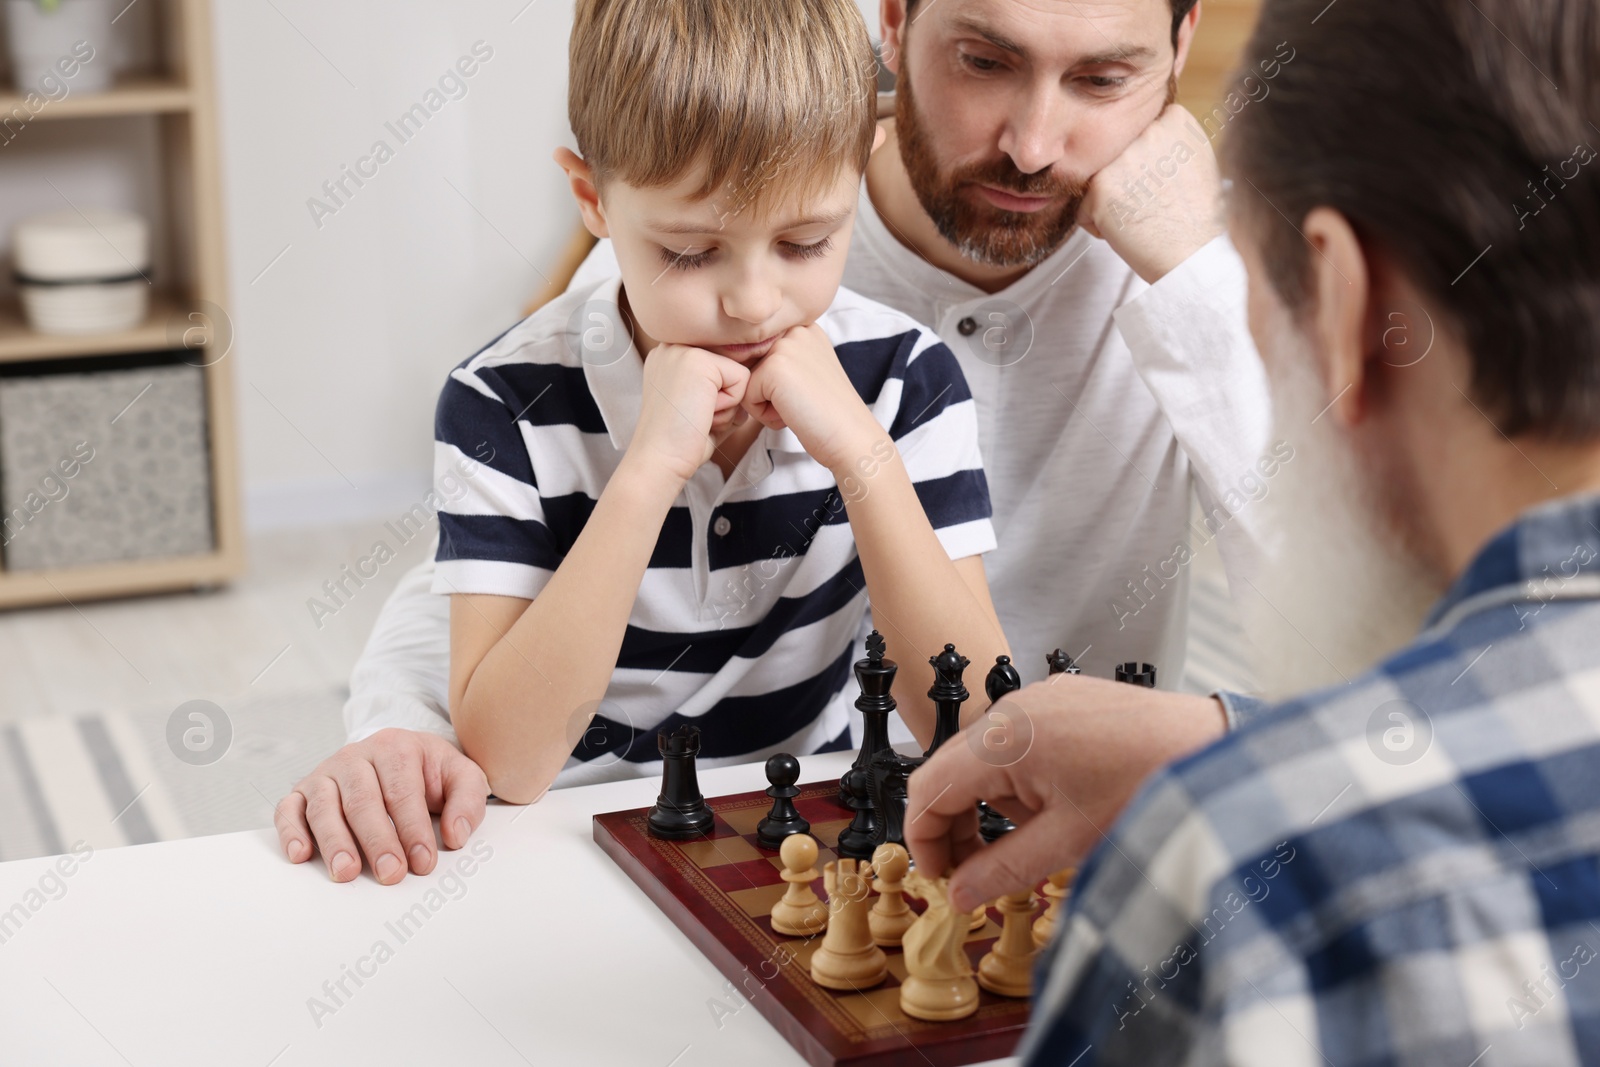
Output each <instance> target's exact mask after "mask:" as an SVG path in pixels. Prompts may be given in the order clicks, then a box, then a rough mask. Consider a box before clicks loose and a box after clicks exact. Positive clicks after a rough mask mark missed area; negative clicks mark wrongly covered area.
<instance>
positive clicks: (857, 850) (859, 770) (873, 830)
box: [834, 767, 878, 860]
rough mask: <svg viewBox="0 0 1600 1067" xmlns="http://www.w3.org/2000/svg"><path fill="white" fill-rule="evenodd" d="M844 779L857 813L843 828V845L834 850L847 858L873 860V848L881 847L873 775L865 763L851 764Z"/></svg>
mask: <svg viewBox="0 0 1600 1067" xmlns="http://www.w3.org/2000/svg"><path fill="white" fill-rule="evenodd" d="M844 781H845V788H846V789H847V790H848V791H849V793H850V803H849V807H850V810H852V811H854V812H855V817H854V818H852V819H851V820H850V825H849V826H847V827H845V828H844V829H843V830H841V831H840V832H839V847H838V848H837V849H835V850H834V851H836V852H837V853H839V855H840V856H842V857H844V858H845V859H847V860H870V859H871V858H872V850H873V849H875V848H877V847H878V809H877V807H876V806H875V805H874V804H873V802H872V794H871V792H870V789H871V783H872V776H871V775H869V774H868V773H867V771H866V768H864V767H851V768H850V769H849V770H848V771H845V772H844Z"/></svg>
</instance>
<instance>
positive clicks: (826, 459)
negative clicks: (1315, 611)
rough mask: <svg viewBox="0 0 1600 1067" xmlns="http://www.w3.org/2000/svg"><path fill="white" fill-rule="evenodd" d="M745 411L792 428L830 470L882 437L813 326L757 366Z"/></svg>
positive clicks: (782, 342) (788, 337)
mask: <svg viewBox="0 0 1600 1067" xmlns="http://www.w3.org/2000/svg"><path fill="white" fill-rule="evenodd" d="M744 407H745V409H746V410H747V411H749V412H750V414H751V415H752V416H754V417H755V418H756V419H759V420H760V421H761V423H762V424H763V425H765V426H768V427H770V428H772V429H774V430H781V429H784V428H785V427H787V428H789V429H791V430H793V431H794V435H795V436H796V437H798V438H799V439H800V443H801V444H802V445H803V446H805V450H806V451H807V452H808V453H810V455H811V458H812V459H815V460H816V461H817V462H818V463H821V464H822V465H823V466H825V467H827V468H828V469H830V470H833V469H835V468H837V467H840V466H842V465H847V464H851V463H854V462H855V461H856V460H857V459H858V458H859V457H860V456H862V455H865V454H866V453H867V452H869V451H870V450H871V447H872V444H873V442H875V441H876V440H877V439H879V438H881V437H882V436H883V433H884V431H883V427H881V426H879V425H878V421H877V419H875V418H874V417H873V415H872V412H871V410H870V409H868V407H867V405H866V404H865V402H863V401H862V399H861V394H859V393H857V392H856V387H855V386H854V385H853V384H851V382H850V376H849V375H847V374H846V373H845V371H844V367H843V366H841V365H840V363H839V355H838V353H836V352H835V351H834V350H833V342H832V341H830V340H828V335H827V334H826V333H824V332H823V330H822V328H821V327H820V326H817V325H816V324H815V323H812V324H809V325H805V326H796V327H794V328H792V329H791V330H789V331H788V332H787V333H785V334H784V335H783V336H782V337H780V338H778V340H777V343H776V344H774V345H773V346H772V350H771V351H770V352H768V353H767V355H766V356H765V357H764V358H763V359H762V360H761V361H760V362H759V363H757V364H756V365H755V368H754V369H753V370H752V371H751V373H750V385H749V388H747V389H746V390H745V394H744Z"/></svg>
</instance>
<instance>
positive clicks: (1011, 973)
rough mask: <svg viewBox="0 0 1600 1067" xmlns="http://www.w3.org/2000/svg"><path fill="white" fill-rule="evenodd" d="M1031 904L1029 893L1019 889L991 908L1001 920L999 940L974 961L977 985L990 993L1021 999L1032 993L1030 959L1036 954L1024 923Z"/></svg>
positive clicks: (1028, 890) (1030, 932) (1031, 907)
mask: <svg viewBox="0 0 1600 1067" xmlns="http://www.w3.org/2000/svg"><path fill="white" fill-rule="evenodd" d="M1033 900H1034V897H1033V890H1031V889H1021V890H1018V891H1017V892H1015V893H1011V894H1009V895H1007V896H1003V897H1001V898H1000V900H999V901H998V903H997V904H996V905H995V906H996V907H998V908H999V909H1000V914H1001V916H1003V921H1002V922H1001V925H1000V939H999V940H998V941H996V942H995V944H994V948H992V949H990V950H989V952H988V953H987V954H986V955H985V956H984V957H983V959H981V960H979V961H978V984H979V985H981V986H983V988H985V989H987V990H988V991H989V992H991V993H998V994H1000V995H1001V996H1002V997H1025V996H1027V995H1028V994H1029V993H1031V992H1032V991H1033V959H1034V957H1035V956H1036V955H1038V953H1039V947H1038V946H1037V945H1035V944H1034V943H1033V935H1032V931H1031V930H1030V928H1029V923H1028V917H1029V916H1030V915H1032V914H1033Z"/></svg>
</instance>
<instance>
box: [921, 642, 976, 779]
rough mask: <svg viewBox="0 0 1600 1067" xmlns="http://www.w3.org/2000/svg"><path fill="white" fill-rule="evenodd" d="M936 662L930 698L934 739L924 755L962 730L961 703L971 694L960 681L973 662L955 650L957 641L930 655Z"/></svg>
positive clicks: (935, 749) (933, 661) (931, 659)
mask: <svg viewBox="0 0 1600 1067" xmlns="http://www.w3.org/2000/svg"><path fill="white" fill-rule="evenodd" d="M928 662H929V663H930V664H932V666H933V687H932V688H931V689H929V690H928V699H930V700H932V701H933V743H932V744H930V745H929V746H928V751H926V752H924V753H923V755H924V756H931V755H933V754H934V753H935V752H937V751H939V746H940V745H942V744H944V743H945V742H946V741H948V740H950V739H951V738H952V737H954V736H955V735H956V734H958V733H960V732H961V705H962V704H964V703H966V701H967V698H968V697H970V696H971V695H972V694H971V693H968V692H967V687H966V686H964V685H962V684H961V672H962V671H964V670H966V669H967V667H968V666H969V665H970V664H971V663H972V661H971V660H969V659H967V657H965V656H963V655H962V654H961V653H959V652H957V651H956V646H955V645H945V646H944V651H943V652H941V653H939V654H938V655H937V656H929V657H928Z"/></svg>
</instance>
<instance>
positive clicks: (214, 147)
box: [0, 0, 244, 609]
mask: <svg viewBox="0 0 1600 1067" xmlns="http://www.w3.org/2000/svg"><path fill="white" fill-rule="evenodd" d="M149 2H151V3H153V4H157V5H158V6H159V9H160V10H159V15H158V22H159V25H160V33H161V38H162V45H163V47H162V53H163V58H164V63H165V70H164V71H163V72H162V73H160V74H157V75H145V76H136V77H129V78H123V79H119V80H118V81H117V83H116V84H115V85H114V86H113V87H112V88H111V89H109V90H107V91H105V92H103V93H76V94H73V95H70V96H68V97H66V98H64V99H62V100H60V101H57V102H54V103H51V104H49V105H48V106H47V107H45V108H43V109H42V110H41V111H40V112H39V113H38V114H37V115H35V116H34V117H33V119H32V120H31V121H33V122H42V121H51V122H58V121H59V122H70V121H71V120H75V119H85V118H105V117H117V116H153V117H155V118H156V120H157V121H156V123H155V128H156V130H157V134H156V135H157V136H158V138H159V140H160V156H161V159H162V163H163V174H162V177H163V188H162V196H163V198H164V204H163V208H164V213H165V216H166V218H168V219H169V220H170V222H171V227H172V232H171V233H170V234H169V242H170V247H171V251H172V260H173V270H172V271H171V272H170V274H171V277H170V278H169V279H168V281H169V282H171V284H169V285H168V286H167V288H165V289H163V290H161V291H160V292H158V293H155V294H152V299H151V303H150V312H149V314H148V315H147V316H146V318H145V321H144V322H142V323H140V324H139V325H138V326H135V327H134V328H133V329H131V330H124V331H120V332H117V333H111V334H99V335H90V336H82V337H64V336H55V335H47V334H41V333H36V332H34V331H33V330H30V329H29V328H28V327H27V325H26V323H25V322H24V321H23V319H22V314H21V310H20V308H18V307H17V306H16V304H15V303H14V302H13V303H9V304H4V305H0V364H8V363H17V362H25V361H30V360H41V359H49V360H70V359H73V358H76V357H84V356H101V357H104V356H108V355H110V356H115V355H116V354H118V353H129V354H134V353H143V352H150V351H157V350H162V349H169V348H179V347H185V345H184V343H183V338H184V336H185V332H186V328H187V327H188V325H189V323H190V322H191V319H190V314H191V313H192V312H196V311H202V310H207V309H225V308H227V306H228V296H227V275H226V261H225V244H224V241H223V213H222V175H221V165H220V160H219V146H218V142H217V116H216V88H215V80H214V76H213V69H212V50H211V49H212V44H211V40H212V37H211V8H210V0H149ZM6 88H7V91H6V92H5V93H3V94H0V114H3V113H8V112H9V111H10V109H11V108H12V107H13V106H15V105H17V104H18V103H20V101H21V100H22V97H21V96H20V95H19V94H17V93H15V92H12V91H10V87H9V86H7V87H6ZM219 333H220V334H221V335H222V336H225V337H227V338H229V339H230V341H229V343H230V344H231V336H232V330H231V329H225V330H221V331H219ZM194 336H195V334H194V332H193V331H189V332H188V337H189V338H190V339H191V340H192V339H193V338H194ZM212 340H214V338H213V339H212ZM191 362H193V363H196V364H199V365H203V366H204V372H203V373H204V374H205V397H206V413H205V418H206V426H207V434H208V443H209V445H210V460H211V501H212V532H213V548H212V551H210V552H208V553H206V554H204V555H199V556H189V557H182V558H176V559H151V560H130V561H126V562H117V563H101V564H93V565H88V566H82V567H68V568H61V569H55V570H41V571H8V570H3V569H0V609H3V608H14V607H22V606H27V605H42V604H55V605H60V604H63V603H67V602H74V603H75V602H77V601H79V600H93V599H101V598H106V597H117V596H130V595H135V594H141V593H156V592H171V591H177V590H184V589H195V588H207V587H212V586H216V585H220V584H223V583H225V582H227V581H228V580H229V579H231V578H233V577H236V576H237V575H238V574H239V573H240V572H241V571H242V570H243V569H244V541H243V529H242V523H241V518H240V508H239V478H238V454H237V447H236V444H235V417H234V390H233V378H232V363H231V359H230V358H229V354H228V352H227V351H226V350H223V351H217V350H216V349H215V347H207V346H206V345H204V344H203V345H202V347H201V348H200V349H199V350H197V351H196V352H195V354H194V357H193V359H192V360H191Z"/></svg>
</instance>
